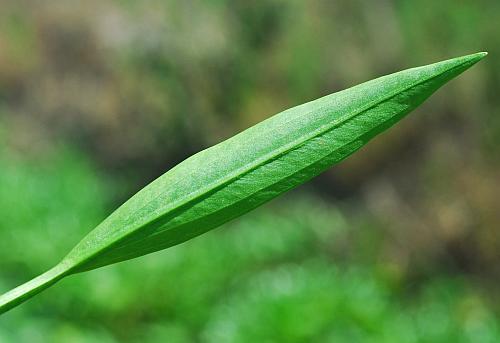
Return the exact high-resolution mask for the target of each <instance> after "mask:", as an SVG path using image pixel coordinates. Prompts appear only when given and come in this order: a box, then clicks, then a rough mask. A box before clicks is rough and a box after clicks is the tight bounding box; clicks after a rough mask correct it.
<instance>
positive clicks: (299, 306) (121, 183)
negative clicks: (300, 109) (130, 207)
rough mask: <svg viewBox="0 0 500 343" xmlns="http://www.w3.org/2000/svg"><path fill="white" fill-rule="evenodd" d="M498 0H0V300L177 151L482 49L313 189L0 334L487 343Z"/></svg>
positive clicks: (494, 263)
mask: <svg viewBox="0 0 500 343" xmlns="http://www.w3.org/2000/svg"><path fill="white" fill-rule="evenodd" d="M499 23H500V2H499V1H497V0H490V1H486V0H485V1H465V0H463V1H457V0H442V1H435V0H421V1H410V0H398V1H388V0H380V1H369V2H368V1H361V0H354V1H353V0H341V1H328V0H320V1H299V0H292V1H285V0H275V1H253V2H252V1H242V0H241V1H240V0H237V1H229V0H212V1H159V0H152V1H141V2H139V1H131V0H128V1H125V0H123V1H110V0H99V1H98V0H86V1H35V0H32V1H28V0H21V1H18V0H2V1H1V2H0V293H2V292H4V291H7V290H8V289H10V288H12V287H14V286H17V285H18V284H20V283H22V282H24V281H27V280H28V279H29V278H31V277H33V276H35V275H37V274H38V273H41V272H43V271H44V270H46V269H47V268H49V267H51V266H52V265H53V264H54V263H55V262H57V261H58V259H59V258H61V257H62V256H64V254H65V253H66V252H68V250H69V249H70V248H71V247H72V246H73V245H74V244H75V243H76V242H78V241H79V239H80V238H81V237H83V235H84V234H85V233H86V232H88V231H89V230H91V229H92V228H93V227H94V226H95V225H96V224H98V223H99V222H100V221H101V220H102V219H103V218H105V216H106V215H107V214H109V213H110V212H111V211H112V210H113V209H114V208H116V207H117V206H118V205H119V204H120V203H122V202H123V201H124V200H126V199H127V198H128V197H129V196H131V195H132V194H133V193H134V192H136V191H137V190H139V189H140V188H142V187H143V186H144V185H145V184H147V183H148V182H149V181H151V180H153V179H154V178H156V177H157V176H159V175H161V174H162V173H163V172H164V171H166V170H167V169H169V168H170V167H172V166H173V165H175V164H176V163H178V162H180V161H181V160H183V159H184V158H186V157H187V156H189V155H190V154H192V153H194V152H196V151H198V150H200V149H203V148H205V147H208V146H210V145H212V144H215V143H217V142H219V141H221V140H223V139H224V138H227V137H229V136H231V135H233V134H235V133H236V132H238V131H241V130H243V129H245V128H247V127H248V126H250V125H252V124H254V123H257V122H259V121H260V120H263V119H265V118H267V117H268V116H270V115H272V114H274V113H277V112H279V111H280V110H283V109H285V108H288V107H291V106H293V105H297V104H300V103H302V102H305V101H308V100H312V99H314V98H318V97H320V96H322V95H326V94H328V93H332V92H334V91H337V90H340V89H343V88H346V87H349V86H351V85H355V84H357V83H360V82H362V81H366V80H368V79H371V78H374V77H377V76H380V75H383V74H386V73H390V72H394V71H398V70H401V69H405V68H408V67H412V66H417V65H423V64H428V63H432V62H436V61H439V60H442V59H447V58H451V57H455V56H459V55H464V54H468V53H473V52H477V51H484V50H486V51H489V53H490V55H489V56H488V57H487V58H486V59H485V60H484V61H482V62H481V63H479V64H478V65H477V66H475V67H474V68H473V69H471V70H470V71H468V72H466V73H465V74H464V75H462V76H460V77H459V79H457V80H454V81H452V82H451V83H450V84H449V85H447V86H446V87H445V88H444V89H443V90H441V91H439V92H438V93H437V94H436V95H435V96H434V97H433V98H431V99H430V100H429V101H428V102H427V103H425V104H424V105H423V106H422V107H421V108H419V109H418V110H417V111H415V113H413V114H412V115H410V116H409V117H408V118H407V119H405V120H404V121H403V122H402V123H400V124H399V125H397V126H396V127H395V128H393V129H391V130H390V131H389V132H388V133H386V134H384V135H382V136H380V137H378V138H376V139H375V140H374V141H373V142H371V143H370V144H369V145H368V146H367V147H366V148H364V149H363V150H362V151H359V152H358V153H357V154H355V155H354V156H352V157H351V158H349V159H348V160H347V161H345V162H343V163H342V164H341V165H338V166H336V167H335V168H333V169H331V170H329V171H328V172H326V173H325V174H323V175H322V176H320V177H318V178H316V179H315V180H314V181H313V182H311V183H308V184H307V185H305V186H302V187H300V188H299V189H297V190H295V191H293V192H291V193H289V194H287V195H285V196H283V197H281V198H279V199H277V200H275V201H273V202H271V203H270V204H268V205H265V206H263V207H262V208H260V209H258V210H256V211H254V212H252V213H250V214H248V215H246V216H244V217H243V218H241V219H239V220H235V221H233V222H231V223H230V224H228V225H225V226H224V227H222V228H219V229H217V230H215V231H212V232H210V233H207V234H205V235H203V236H201V237H199V238H196V239H194V240H192V241H190V242H187V243H185V244H183V245H180V246H177V247H174V248H172V249H169V250H166V251H163V252H159V253H155V254H152V255H149V256H146V257H142V258H140V259H137V260H133V261H129V262H125V263H121V264H118V265H114V266H110V267H106V268H103V269H99V270H96V271H92V272H90V273H86V274H81V275H77V276H73V277H71V278H68V279H67V280H64V281H63V282H61V283H60V284H59V285H57V286H55V287H53V288H52V289H50V290H47V291H46V292H44V293H42V294H41V295H40V296H38V297H36V298H34V299H33V300H31V301H30V302H28V303H26V304H24V305H22V306H21V307H19V308H16V309H15V310H13V311H11V312H9V313H7V314H5V315H4V316H2V318H1V319H0V342H1V343H4V342H6V343H10V342H30V343H36V342H56V343H57V342H398V343H405V342H479V343H482V342H498V341H500V317H499V316H498V315H499V313H500V293H499V291H498V284H499V282H500V268H499V265H500V227H499V223H500V206H499V204H498V195H499V194H500V177H499V176H500V153H499V152H500V151H499V148H498V145H499V143H500V97H499V96H498V93H499V91H500V59H499V58H498V56H500V24H499Z"/></svg>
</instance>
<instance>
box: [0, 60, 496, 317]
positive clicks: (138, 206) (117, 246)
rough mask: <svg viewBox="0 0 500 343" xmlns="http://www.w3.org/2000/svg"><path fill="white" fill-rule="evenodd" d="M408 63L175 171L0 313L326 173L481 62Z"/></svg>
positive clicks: (5, 298) (5, 302)
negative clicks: (73, 276)
mask: <svg viewBox="0 0 500 343" xmlns="http://www.w3.org/2000/svg"><path fill="white" fill-rule="evenodd" d="M485 55H486V53H484V52H481V53H476V54H472V55H467V56H463V57H458V58H454V59H450V60H447V61H443V62H439V63H435V64H431V65H427V66H423V67H418V68H412V69H407V70H404V71H401V72H398V73H394V74H390V75H387V76H383V77H380V78H377V79H375V80H371V81H368V82H365V83H362V84H360V85H357V86H354V87H352V88H349V89H346V90H343V91H340V92H337V93H334V94H331V95H327V96H325V97H322V98H320V99H317V100H314V101H311V102H308V103H305V104H303V105H299V106H296V107H293V108H291V109H288V110H286V111H283V112H281V113H279V114H277V115H275V116H273V117H271V118H269V119H267V120H264V121H263V122H261V123H259V124H257V125H255V126H253V127H251V128H249V129H247V130H245V131H243V132H241V133H239V134H237V135H235V136H234V137H232V138H229V139H228V140H226V141H224V142H222V143H219V144H217V145H215V146H213V147H211V148H208V149H206V150H203V151H201V152H199V153H197V154H195V155H193V156H191V157H190V158H188V159H186V160H185V161H183V162H182V163H180V164H179V165H177V166H176V167H174V168H172V169H171V170H169V171H168V172H166V173H165V174H163V175H162V176H160V177H159V178H158V179H156V180H155V181H153V182H152V183H151V184H149V185H148V186H146V187H145V188H143V189H142V190H141V191H139V192H138V193H137V194H135V195H134V196H133V197H132V198H130V199H129V200H128V201H127V202H125V203H124V204H123V205H122V206H120V207H119V208H118V209H117V210H116V211H115V212H113V213H112V214H111V215H110V216H109V217H108V218H106V219H105V220H104V221H103V222H102V223H101V224H100V225H98V226H97V227H96V228H95V229H94V230H93V231H92V232H90V233H89V234H88V235H87V236H86V237H85V238H83V240H82V241H81V242H80V243H79V244H77V246H76V247H75V248H73V250H71V251H70V253H69V254H68V255H67V256H66V257H65V258H64V259H63V260H62V261H61V262H60V263H59V264H57V265H56V266H55V267H54V268H53V269H51V270H49V271H47V272H46V273H44V274H42V275H40V276H38V277H37V278H35V279H33V280H31V281H29V282H27V283H25V284H23V285H21V286H19V287H17V288H15V289H13V290H12V291H10V292H8V293H6V294H4V295H2V296H0V314H1V313H3V312H6V311H8V310H9V309H11V308H13V307H15V306H17V305H19V304H20V303H22V302H23V301H25V300H27V299H29V298H30V297H32V296H33V295H35V294H37V293H39V292H40V291H42V290H43V289H45V288H47V287H49V286H51V285H52V284H54V283H56V282H57V281H59V280H60V279H62V278H63V277H65V276H67V275H70V274H75V273H79V272H82V271H87V270H91V269H95V268H98V267H102V266H105V265H108V264H112V263H116V262H120V261H124V260H128V259H131V258H134V257H138V256H142V255H145V254H149V253H152V252H155V251H158V250H162V249H165V248H168V247H171V246H173V245H176V244H179V243H182V242H184V241H186V240H189V239H191V238H193V237H195V236H198V235H200V234H202V233H204V232H206V231H208V230H211V229H213V228H215V227H217V226H220V225H221V224H223V223H225V222H227V221H229V220H231V219H233V218H236V217H238V216H241V215H243V214H245V213H246V212H248V211H250V210H252V209H254V208H255V207H257V206H259V205H261V204H263V203H265V202H267V201H269V200H271V199H273V198H275V197H276V196H278V195H280V194H281V193H283V192H285V191H287V190H289V189H291V188H293V187H296V186H298V185H300V184H302V183H304V182H306V181H308V180H309V179H311V178H313V177H314V176H316V175H318V174H320V173H321V172H323V171H324V170H326V169H327V168H329V167H330V166H332V165H333V164H335V163H338V162H340V161H342V160H343V159H344V158H346V157H348V156H349V155H351V154H352V153H353V152H355V151H356V150H358V149H359V148H361V147H362V146H363V145H364V144H366V143H367V142H368V141H369V140H370V139H371V138H372V137H374V136H376V135H377V134H379V133H381V132H382V131H384V130H385V129H387V128H389V127H390V126H392V125H393V124H394V123H396V122H397V121H398V120H400V119H401V118H402V117H404V116H405V115H406V114H407V113H408V112H410V111H411V110H413V109H414V108H416V107H417V106H418V105H420V104H421V103H422V102H423V101H424V100H425V99H427V98H428V97H429V96H430V95H431V94H432V93H433V92H434V91H436V90H437V89H438V88H439V87H441V86H442V85H443V84H445V83H446V82H447V81H449V80H450V79H452V78H454V77H455V76H457V75H459V74H460V73H462V72H463V71H465V70H466V69H468V68H469V67H471V66H472V65H473V64H475V63H476V62H478V61H479V60H480V59H482V58H483V57H484V56H485Z"/></svg>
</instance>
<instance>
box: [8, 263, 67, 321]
mask: <svg viewBox="0 0 500 343" xmlns="http://www.w3.org/2000/svg"><path fill="white" fill-rule="evenodd" d="M67 272H68V268H67V267H66V266H64V265H60V264H58V265H57V266H55V267H54V268H52V269H50V270H48V271H46V272H45V273H43V274H42V275H40V276H37V277H36V278H34V279H32V280H31V281H28V282H26V283H24V284H22V285H20V286H18V287H16V288H14V289H13V290H11V291H9V292H7V293H5V294H3V295H1V296H0V315H1V314H3V313H5V312H7V311H8V310H10V309H12V308H14V307H16V306H18V305H19V304H21V303H23V302H25V301H26V300H28V299H29V298H31V297H32V296H34V295H36V294H38V293H40V292H41V291H43V290H44V289H46V288H48V287H50V286H52V285H53V284H55V283H56V282H57V281H59V280H61V279H62V278H63V277H64V276H65V275H66V274H67Z"/></svg>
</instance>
